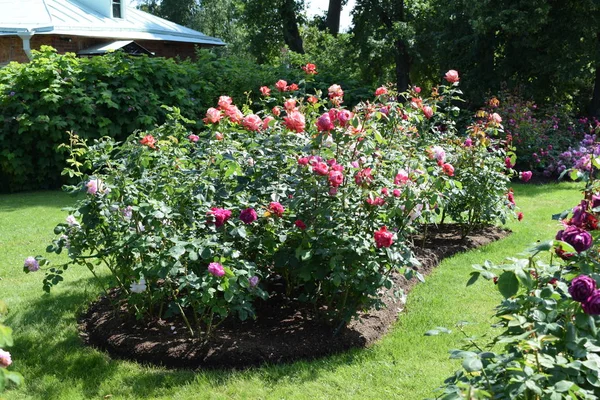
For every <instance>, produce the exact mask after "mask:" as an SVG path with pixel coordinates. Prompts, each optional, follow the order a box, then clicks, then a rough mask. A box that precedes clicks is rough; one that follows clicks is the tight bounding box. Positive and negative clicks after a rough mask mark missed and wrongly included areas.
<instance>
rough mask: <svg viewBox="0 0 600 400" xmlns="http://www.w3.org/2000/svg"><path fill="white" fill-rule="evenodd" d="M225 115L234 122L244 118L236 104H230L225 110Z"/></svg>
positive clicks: (237, 122) (236, 122)
mask: <svg viewBox="0 0 600 400" xmlns="http://www.w3.org/2000/svg"><path fill="white" fill-rule="evenodd" d="M225 115H226V116H227V118H229V120H230V121H231V122H233V123H234V124H239V123H240V122H242V120H243V119H244V114H242V112H241V111H240V110H239V108H237V106H231V107H229V108H228V109H227V110H225Z"/></svg>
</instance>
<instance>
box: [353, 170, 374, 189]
mask: <svg viewBox="0 0 600 400" xmlns="http://www.w3.org/2000/svg"><path fill="white" fill-rule="evenodd" d="M372 181H373V175H372V174H371V168H365V169H363V170H362V171H360V172H358V173H357V174H356V175H354V182H356V184H357V185H359V186H364V185H368V184H369V183H371V182H372Z"/></svg>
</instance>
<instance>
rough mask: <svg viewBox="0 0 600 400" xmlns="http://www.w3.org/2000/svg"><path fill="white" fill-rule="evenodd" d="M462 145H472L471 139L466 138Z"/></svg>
mask: <svg viewBox="0 0 600 400" xmlns="http://www.w3.org/2000/svg"><path fill="white" fill-rule="evenodd" d="M463 146H465V147H471V146H473V140H472V139H471V138H467V139H466V140H465V141H464V143H463Z"/></svg>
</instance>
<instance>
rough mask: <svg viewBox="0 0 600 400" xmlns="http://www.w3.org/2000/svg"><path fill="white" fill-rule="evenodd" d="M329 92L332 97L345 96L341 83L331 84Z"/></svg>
mask: <svg viewBox="0 0 600 400" xmlns="http://www.w3.org/2000/svg"><path fill="white" fill-rule="evenodd" d="M328 92H329V98H330V99H333V98H336V97H342V96H344V91H343V90H342V87H341V86H340V85H331V86H329V89H328Z"/></svg>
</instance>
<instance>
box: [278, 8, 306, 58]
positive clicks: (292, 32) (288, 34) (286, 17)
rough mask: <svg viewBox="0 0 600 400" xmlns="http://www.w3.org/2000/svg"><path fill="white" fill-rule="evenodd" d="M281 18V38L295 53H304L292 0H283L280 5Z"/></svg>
mask: <svg viewBox="0 0 600 400" xmlns="http://www.w3.org/2000/svg"><path fill="white" fill-rule="evenodd" d="M281 20H282V22H283V40H284V41H285V44H287V46H288V47H289V48H290V50H292V51H295V52H296V53H300V54H304V46H303V44H302V37H300V30H299V29H298V19H297V18H296V10H295V2H294V0H284V1H283V4H282V7H281Z"/></svg>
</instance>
